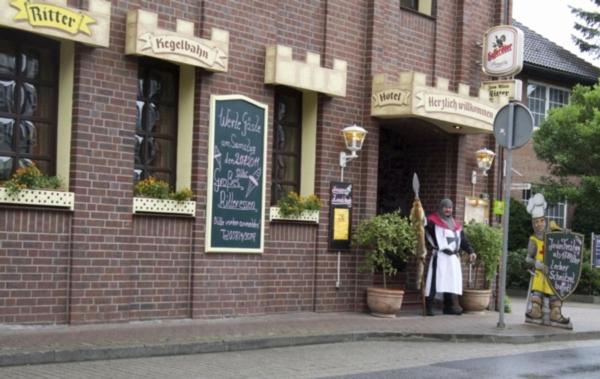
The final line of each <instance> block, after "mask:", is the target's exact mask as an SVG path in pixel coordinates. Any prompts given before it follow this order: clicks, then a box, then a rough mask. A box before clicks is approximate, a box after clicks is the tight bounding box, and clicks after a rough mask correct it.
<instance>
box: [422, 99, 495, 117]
mask: <svg viewBox="0 0 600 379" xmlns="http://www.w3.org/2000/svg"><path fill="white" fill-rule="evenodd" d="M415 100H416V101H417V104H416V108H417V109H419V108H423V109H424V110H425V113H427V114H431V113H442V114H454V115H457V116H461V117H470V118H472V119H475V120H479V121H483V122H486V123H493V122H494V116H495V115H496V109H495V108H494V107H491V106H487V105H484V104H480V103H478V102H474V101H472V100H468V99H465V98H463V97H459V96H457V95H449V94H441V95H440V94H435V93H428V92H425V91H422V92H419V93H417V94H416V95H415Z"/></svg>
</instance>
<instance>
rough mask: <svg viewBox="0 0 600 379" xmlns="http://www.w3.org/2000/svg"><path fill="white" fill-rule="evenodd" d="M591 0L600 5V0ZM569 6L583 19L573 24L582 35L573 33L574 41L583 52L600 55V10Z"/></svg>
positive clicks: (572, 11)
mask: <svg viewBox="0 0 600 379" xmlns="http://www.w3.org/2000/svg"><path fill="white" fill-rule="evenodd" d="M590 1H591V2H593V3H594V4H596V6H597V7H600V0H590ZM569 8H571V13H573V14H574V15H576V16H577V17H578V18H579V19H580V20H581V22H575V25H574V26H573V27H574V28H575V30H577V31H578V32H579V33H580V34H581V37H579V36H576V35H573V34H572V35H571V37H572V38H573V41H574V42H575V44H576V45H577V47H579V50H580V51H581V52H584V53H589V54H591V55H593V56H595V57H600V12H594V11H586V10H584V9H582V8H576V7H572V6H569Z"/></svg>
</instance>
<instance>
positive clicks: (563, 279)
mask: <svg viewBox="0 0 600 379" xmlns="http://www.w3.org/2000/svg"><path fill="white" fill-rule="evenodd" d="M544 248H545V251H544V264H545V265H546V267H548V274H547V278H548V282H549V283H550V285H551V286H552V288H553V289H554V292H555V293H556V295H557V296H558V297H559V298H560V299H561V300H564V299H565V298H567V297H568V296H569V295H570V294H571V293H573V291H575V288H577V284H578V283H579V277H580V276H581V268H582V266H583V262H582V261H583V235H581V234H577V233H571V232H552V233H546V238H545V242H544Z"/></svg>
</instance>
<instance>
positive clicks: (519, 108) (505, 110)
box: [494, 103, 533, 329]
mask: <svg viewBox="0 0 600 379" xmlns="http://www.w3.org/2000/svg"><path fill="white" fill-rule="evenodd" d="M532 131H533V117H532V116H531V112H529V109H527V107H525V106H524V105H522V104H519V103H509V104H507V105H505V106H504V107H502V108H501V109H500V110H499V111H498V113H497V114H496V117H495V118H494V136H495V137H496V141H497V142H498V144H499V145H500V146H503V147H504V148H505V149H506V151H507V152H506V164H505V166H504V176H505V180H504V215H503V216H502V264H501V265H500V283H499V287H500V288H499V290H498V297H499V298H500V312H499V313H500V316H499V319H498V328H502V329H504V327H505V326H506V325H505V323H504V294H505V292H506V265H507V261H508V225H509V215H510V189H511V180H512V150H513V149H515V148H518V147H521V146H523V145H524V144H525V143H527V141H529V139H530V138H531V132H532Z"/></svg>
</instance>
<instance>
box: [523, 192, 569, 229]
mask: <svg viewBox="0 0 600 379" xmlns="http://www.w3.org/2000/svg"><path fill="white" fill-rule="evenodd" d="M530 197H531V190H523V204H525V206H527V202H528V201H529V198H530ZM567 208H568V204H567V201H566V200H565V201H559V202H558V203H556V204H550V203H548V207H547V208H546V220H547V221H548V223H550V221H554V222H555V223H556V224H557V225H558V226H560V227H561V228H563V229H564V228H566V227H567V225H566V221H567Z"/></svg>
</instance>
